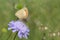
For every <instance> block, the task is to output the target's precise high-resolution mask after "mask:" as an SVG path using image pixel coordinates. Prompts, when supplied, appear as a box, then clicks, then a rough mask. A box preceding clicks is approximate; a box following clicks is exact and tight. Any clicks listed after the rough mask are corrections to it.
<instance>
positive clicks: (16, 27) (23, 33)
mask: <svg viewBox="0 0 60 40" xmlns="http://www.w3.org/2000/svg"><path fill="white" fill-rule="evenodd" d="M8 26H9V27H8V30H11V29H12V32H16V31H18V37H19V38H23V37H24V38H26V39H27V38H28V37H27V36H28V35H29V31H30V30H29V28H28V27H27V26H26V25H25V24H24V23H23V22H22V21H19V20H17V21H11V22H9V24H8Z"/></svg>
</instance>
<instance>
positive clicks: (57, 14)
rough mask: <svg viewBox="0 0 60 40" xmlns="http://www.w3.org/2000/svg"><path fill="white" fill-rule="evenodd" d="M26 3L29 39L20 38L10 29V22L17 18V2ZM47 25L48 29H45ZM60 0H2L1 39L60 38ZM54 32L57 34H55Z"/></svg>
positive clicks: (0, 5)
mask: <svg viewBox="0 0 60 40" xmlns="http://www.w3.org/2000/svg"><path fill="white" fill-rule="evenodd" d="M17 3H18V4H22V5H26V7H27V8H28V10H29V17H28V18H29V19H28V21H27V22H26V24H27V25H28V27H29V28H30V35H29V36H28V39H24V38H23V39H20V38H18V36H17V35H16V33H12V31H11V30H10V31H8V30H7V28H8V25H7V24H8V23H9V22H10V21H11V20H16V18H17V17H15V12H16V11H17V10H16V9H15V4H17ZM44 27H47V30H45V29H44ZM58 32H60V0H0V40H60V33H58ZM53 34H54V35H55V36H53Z"/></svg>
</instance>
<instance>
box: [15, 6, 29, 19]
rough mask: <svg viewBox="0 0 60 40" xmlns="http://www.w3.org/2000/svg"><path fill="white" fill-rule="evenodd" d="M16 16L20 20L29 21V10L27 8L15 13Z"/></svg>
mask: <svg viewBox="0 0 60 40" xmlns="http://www.w3.org/2000/svg"><path fill="white" fill-rule="evenodd" d="M15 16H16V17H17V18H19V19H27V17H28V9H27V8H26V7H24V8H22V9H20V10H18V11H17V12H16V13H15Z"/></svg>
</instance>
